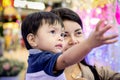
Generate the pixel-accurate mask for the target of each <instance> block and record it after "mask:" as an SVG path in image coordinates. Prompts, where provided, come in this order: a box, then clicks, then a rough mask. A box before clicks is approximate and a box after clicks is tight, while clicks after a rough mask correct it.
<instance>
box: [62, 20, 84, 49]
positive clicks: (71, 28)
mask: <svg viewBox="0 0 120 80" xmlns="http://www.w3.org/2000/svg"><path fill="white" fill-rule="evenodd" d="M63 24H64V27H65V39H64V40H65V46H64V50H67V49H68V48H70V47H72V46H73V45H75V44H78V43H80V42H81V41H83V40H84V34H83V31H82V28H81V26H80V25H79V24H78V23H77V22H74V21H69V20H65V21H63Z"/></svg>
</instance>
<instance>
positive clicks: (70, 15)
mask: <svg viewBox="0 0 120 80" xmlns="http://www.w3.org/2000/svg"><path fill="white" fill-rule="evenodd" d="M51 12H53V13H55V14H57V15H58V16H59V17H60V18H61V19H62V20H63V21H64V20H71V21H74V22H77V23H78V24H79V25H80V26H81V28H82V29H83V24H82V21H81V19H80V17H79V16H78V15H77V13H75V12H74V11H72V10H70V9H68V8H56V9H53V10H52V11H51ZM73 27H74V26H73ZM81 63H82V64H83V65H86V66H88V67H89V68H90V70H91V71H92V73H93V75H94V78H95V80H100V77H99V75H98V72H97V71H96V69H95V67H94V66H91V65H89V64H87V63H86V61H85V59H83V60H82V61H81Z"/></svg>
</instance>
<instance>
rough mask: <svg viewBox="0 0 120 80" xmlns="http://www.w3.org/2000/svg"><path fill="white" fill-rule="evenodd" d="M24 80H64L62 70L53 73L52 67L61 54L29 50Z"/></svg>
mask: <svg viewBox="0 0 120 80" xmlns="http://www.w3.org/2000/svg"><path fill="white" fill-rule="evenodd" d="M29 54H30V55H29V58H28V69H27V74H26V80H66V79H65V75H64V73H63V71H64V70H60V71H57V73H54V66H55V64H56V61H57V58H58V57H59V55H60V54H61V53H57V54H54V53H52V52H48V51H41V50H38V49H30V50H29Z"/></svg>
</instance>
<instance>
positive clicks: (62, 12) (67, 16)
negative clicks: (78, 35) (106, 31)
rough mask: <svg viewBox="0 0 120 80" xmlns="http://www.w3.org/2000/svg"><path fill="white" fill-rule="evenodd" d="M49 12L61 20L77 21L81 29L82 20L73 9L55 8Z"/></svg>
mask: <svg viewBox="0 0 120 80" xmlns="http://www.w3.org/2000/svg"><path fill="white" fill-rule="evenodd" d="M51 12H52V13H55V14H57V15H58V16H59V17H60V18H61V19H62V20H63V21H64V20H71V21H75V22H77V23H78V24H79V25H80V26H81V28H82V29H83V24H82V20H81V18H80V17H79V16H78V15H77V13H75V12H74V11H72V10H70V9H67V8H55V9H53V10H51Z"/></svg>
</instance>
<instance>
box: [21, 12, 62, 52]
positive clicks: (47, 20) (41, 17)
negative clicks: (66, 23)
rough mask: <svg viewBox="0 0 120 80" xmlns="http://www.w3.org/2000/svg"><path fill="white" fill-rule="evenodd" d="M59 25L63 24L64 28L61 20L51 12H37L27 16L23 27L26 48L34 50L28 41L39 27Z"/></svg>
mask: <svg viewBox="0 0 120 80" xmlns="http://www.w3.org/2000/svg"><path fill="white" fill-rule="evenodd" d="M57 23H59V24H61V26H62V27H63V23H62V21H61V19H60V18H59V17H58V16H57V15H55V14H54V13H51V12H35V13H32V14H29V15H28V16H26V18H25V19H24V20H23V22H22V26H21V32H22V37H23V40H24V42H25V46H26V48H27V49H28V50H29V49H32V47H31V46H30V44H29V43H28V41H27V39H26V38H27V35H28V34H29V33H32V34H36V33H37V31H38V29H39V27H41V26H42V25H44V24H49V25H54V24H57Z"/></svg>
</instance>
